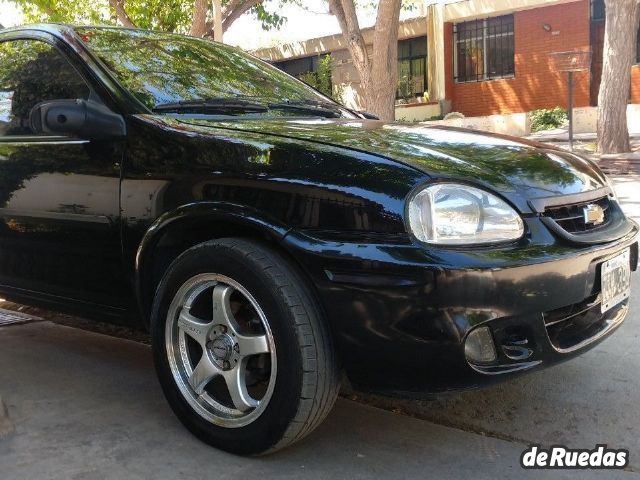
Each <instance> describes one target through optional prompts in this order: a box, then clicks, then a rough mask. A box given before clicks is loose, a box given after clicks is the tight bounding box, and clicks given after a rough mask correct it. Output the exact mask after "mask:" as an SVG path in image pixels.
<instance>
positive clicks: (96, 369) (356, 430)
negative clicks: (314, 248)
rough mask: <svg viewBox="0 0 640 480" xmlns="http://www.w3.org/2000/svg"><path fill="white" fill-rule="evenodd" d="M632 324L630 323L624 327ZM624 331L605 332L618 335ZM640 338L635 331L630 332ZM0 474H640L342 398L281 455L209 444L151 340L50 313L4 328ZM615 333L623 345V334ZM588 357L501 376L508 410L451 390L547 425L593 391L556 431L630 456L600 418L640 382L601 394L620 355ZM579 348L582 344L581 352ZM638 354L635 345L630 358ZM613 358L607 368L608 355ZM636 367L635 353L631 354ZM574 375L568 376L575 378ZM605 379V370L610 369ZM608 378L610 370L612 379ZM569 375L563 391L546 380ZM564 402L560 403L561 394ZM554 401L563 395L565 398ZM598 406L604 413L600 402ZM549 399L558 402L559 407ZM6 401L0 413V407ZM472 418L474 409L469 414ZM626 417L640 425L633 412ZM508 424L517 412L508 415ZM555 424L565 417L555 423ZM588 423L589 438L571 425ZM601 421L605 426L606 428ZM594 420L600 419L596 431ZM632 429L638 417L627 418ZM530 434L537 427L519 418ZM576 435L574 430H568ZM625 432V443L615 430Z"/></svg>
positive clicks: (0, 334) (157, 477)
mask: <svg viewBox="0 0 640 480" xmlns="http://www.w3.org/2000/svg"><path fill="white" fill-rule="evenodd" d="M629 330H631V328H627V332H626V333H627V335H629V333H630V332H629ZM627 335H618V336H617V338H616V339H615V340H613V339H612V342H611V343H610V344H609V348H612V347H613V345H614V342H618V344H621V345H623V346H624V345H626V342H627V340H625V338H626V337H627ZM635 340H636V341H637V337H636V339H635ZM0 345H2V348H1V349H0V365H2V366H3V368H1V369H0V392H1V394H2V399H3V400H2V401H3V403H4V408H3V407H0V478H2V479H3V480H14V479H16V480H18V479H28V480H37V479H60V480H62V479H74V480H81V479H86V480H102V479H127V480H129V479H131V480H136V479H154V480H162V479H178V478H193V479H204V478H224V479H226V478H243V479H244V478H247V479H251V478H307V479H327V478H349V479H351V480H355V479H370V478H385V479H404V478H407V479H417V478H474V480H475V479H478V480H479V479H497V478H513V477H515V476H517V477H518V478H523V479H526V478H621V479H630V480H632V479H634V478H640V474H635V473H632V472H628V471H627V472H620V471H619V472H614V473H607V474H606V475H604V476H603V475H599V474H598V472H574V473H571V474H570V473H562V472H548V471H547V472H532V471H523V470H522V469H521V468H520V467H519V458H520V454H521V452H522V450H523V449H524V448H525V445H524V443H522V442H519V441H514V440H510V441H505V440H501V439H497V438H492V437H491V436H484V435H478V434H474V433H469V432H465V431H462V430H459V429H454V428H447V427H444V426H439V425H436V424H434V423H430V422H426V421H422V420H418V419H414V418H409V417H406V416H402V415H398V414H394V413H390V412H386V411H383V410H378V409H375V408H372V407H369V406H365V405H361V404H358V403H354V402H351V401H348V400H340V401H339V402H338V404H337V406H336V408H335V410H334V411H333V413H332V414H331V415H330V417H329V418H328V420H327V421H326V423H325V424H324V425H322V426H321V427H320V429H319V430H318V431H317V432H316V433H315V434H314V435H312V436H311V437H309V438H308V439H307V440H306V441H304V442H303V443H301V444H299V445H298V446H296V447H294V448H291V449H289V450H286V451H284V452H281V453H278V454H276V455H273V456H270V457H267V458H260V459H245V458H240V457H235V456H232V455H228V454H226V453H223V452H220V451H217V450H214V449H211V448H209V447H207V446H205V445H203V444H201V443H200V442H198V441H197V440H195V439H194V438H193V437H191V435H189V434H188V433H187V432H186V431H185V430H184V429H183V428H182V426H181V425H180V424H179V423H178V421H177V420H176V419H175V418H174V416H173V415H172V414H171V412H170V411H169V408H168V407H167V405H166V404H165V402H164V400H163V398H162V395H161V392H160V389H159V387H158V385H157V383H156V381H155V379H154V376H153V368H152V365H151V355H150V350H149V347H148V346H146V345H143V344H140V343H135V342H131V341H128V340H122V339H117V338H113V337H108V336H105V335H100V334H96V333H91V332H87V331H83V330H78V329H75V328H69V327H66V326H61V325H56V324H53V323H50V322H41V323H35V324H34V323H32V324H27V325H22V326H10V327H3V328H0ZM618 346H620V345H618ZM590 357H591V360H589V361H588V363H580V364H578V363H577V362H576V363H574V366H573V367H571V368H569V369H557V370H556V371H555V372H554V374H553V375H552V376H537V377H531V378H532V379H533V381H534V382H537V387H538V388H544V389H547V390H548V391H549V395H548V396H547V395H541V394H538V395H535V396H533V397H532V396H530V395H521V394H518V395H517V396H515V397H514V392H516V391H518V390H519V388H518V387H517V386H515V385H513V386H511V387H509V388H506V390H504V391H505V392H506V393H507V394H509V395H511V396H512V397H514V400H515V401H513V402H512V405H511V406H510V407H509V408H510V412H511V413H510V414H509V415H507V418H495V415H494V414H495V412H496V411H497V410H499V409H500V408H502V407H501V405H500V404H499V403H496V404H495V405H488V404H487V403H483V404H478V403H477V399H478V398H480V397H478V396H477V395H478V394H476V397H475V399H474V397H469V396H467V397H466V400H457V402H458V407H456V406H455V403H452V404H451V408H452V409H453V410H455V409H456V408H457V409H458V410H460V411H461V412H463V411H465V410H468V408H469V407H468V406H463V405H462V403H464V402H466V401H468V402H473V403H475V404H476V406H475V408H478V409H483V410H485V412H486V414H487V415H491V416H493V417H494V418H493V419H491V417H488V418H487V419H486V420H483V421H482V423H488V424H491V425H493V424H494V423H495V424H498V425H500V426H501V428H504V429H509V428H511V427H510V425H512V423H513V420H514V417H513V415H516V416H517V415H518V413H517V411H518V410H519V411H521V412H525V411H526V410H527V409H528V407H527V405H531V403H532V401H534V402H535V404H536V410H538V411H540V412H543V411H546V412H547V413H546V414H544V415H542V414H538V418H542V419H543V428H544V426H545V425H549V424H551V423H552V422H553V420H554V419H555V420H557V419H558V417H560V416H562V415H567V412H564V410H563V409H564V407H565V406H566V405H567V404H568V402H567V401H566V400H563V399H562V398H559V397H566V398H569V397H570V398H573V400H574V401H575V402H577V403H576V405H575V408H576V409H578V408H580V410H581V411H584V408H585V405H584V404H588V403H589V401H588V400H586V399H587V398H592V397H593V393H594V387H596V388H595V391H597V392H598V393H599V394H602V395H603V397H602V398H601V399H600V400H596V403H595V404H594V405H592V406H587V408H586V411H584V413H583V414H577V412H568V413H569V414H570V415H573V416H574V417H576V416H577V417H576V418H575V421H576V422H584V423H585V425H584V426H580V425H575V426H574V427H572V429H571V430H570V431H569V432H566V433H564V434H563V435H558V436H557V437H555V438H557V440H558V441H560V439H561V438H564V439H567V440H572V442H571V443H574V444H580V445H581V446H583V447H584V446H590V445H593V441H594V440H595V441H603V440H610V442H611V445H615V446H622V445H627V446H633V447H634V448H633V451H634V453H633V454H632V455H633V456H632V458H635V459H636V460H637V458H638V452H637V448H636V447H637V445H636V443H637V437H633V436H632V435H631V432H627V431H626V429H624V428H622V429H620V428H613V429H612V428H609V427H608V426H607V424H606V421H608V420H613V413H606V412H607V411H611V412H613V411H618V412H619V411H620V410H619V409H624V410H625V411H626V412H628V413H627V414H626V415H627V416H626V417H624V418H625V419H626V421H627V422H631V421H634V419H633V418H631V415H632V412H635V411H637V409H636V405H637V403H635V404H634V403H632V402H633V401H634V399H635V400H636V401H637V400H638V396H637V392H636V393H635V394H634V393H632V392H631V390H633V388H632V387H631V384H629V385H627V386H626V387H625V388H624V389H623V390H620V389H619V388H618V387H616V388H617V389H618V391H619V392H620V395H619V396H620V397H621V398H620V400H619V401H614V402H613V403H612V404H609V405H607V404H606V403H605V402H606V401H607V400H611V399H612V397H613V395H611V394H610V393H607V391H606V389H604V390H603V391H602V392H604V393H602V392H600V389H599V388H597V385H598V384H600V385H601V386H604V385H605V384H607V383H608V382H607V381H605V380H594V377H595V372H592V371H590V367H592V366H593V365H594V364H597V363H598V360H599V359H604V360H606V361H602V363H603V366H602V370H605V369H607V370H611V371H616V375H615V376H616V378H618V377H619V376H620V372H619V370H620V366H621V365H620V364H619V363H618V361H619V359H620V357H618V358H614V359H611V358H609V357H610V353H607V352H606V351H603V350H602V349H600V351H599V352H598V351H595V352H593V353H592V354H590ZM587 358H588V357H587ZM633 362H635V365H636V368H637V366H638V356H637V354H636V356H635V357H632V358H631V359H630V361H629V362H628V363H629V364H632V363H633ZM605 364H606V365H609V368H606V367H605ZM628 368H629V369H631V367H628ZM572 379H573V380H572ZM612 381H614V380H612ZM615 381H617V380H615ZM558 383H560V384H565V385H567V387H569V388H567V390H566V391H565V393H564V394H563V395H560V394H559V393H556V390H557V389H558V388H557V386H556V387H554V385H557V384H558ZM558 402H560V403H558ZM561 405H562V407H561ZM600 409H603V410H605V412H603V413H602V414H601V415H600V419H601V420H602V422H597V423H592V422H594V420H595V419H597V417H598V415H597V414H596V410H600ZM554 411H557V413H554ZM3 412H6V414H3ZM477 420H478V421H480V419H477ZM635 425H638V422H637V419H636V420H635ZM513 426H514V427H517V426H516V425H513ZM558 428H560V426H558ZM576 428H578V430H581V431H584V432H590V433H591V435H588V436H587V437H585V439H584V442H580V441H578V437H577V435H578V434H580V431H578V430H576ZM602 429H604V430H602ZM598 431H602V433H601V434H598ZM636 431H637V430H636ZM518 433H519V434H521V435H522V436H525V437H529V436H531V435H532V432H523V431H518ZM569 437H571V438H569ZM629 441H630V442H632V443H626V444H625V443H624V442H629Z"/></svg>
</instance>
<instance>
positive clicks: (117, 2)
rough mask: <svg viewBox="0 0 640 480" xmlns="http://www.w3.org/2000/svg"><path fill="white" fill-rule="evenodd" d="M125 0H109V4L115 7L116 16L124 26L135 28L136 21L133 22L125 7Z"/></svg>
mask: <svg viewBox="0 0 640 480" xmlns="http://www.w3.org/2000/svg"><path fill="white" fill-rule="evenodd" d="M124 1H125V0H109V5H111V8H113V9H114V10H115V11H116V16H117V17H118V20H119V21H120V23H121V24H122V25H123V26H125V27H129V28H135V27H136V25H135V23H133V21H132V20H131V18H130V17H129V15H128V14H127V11H126V10H125V8H124Z"/></svg>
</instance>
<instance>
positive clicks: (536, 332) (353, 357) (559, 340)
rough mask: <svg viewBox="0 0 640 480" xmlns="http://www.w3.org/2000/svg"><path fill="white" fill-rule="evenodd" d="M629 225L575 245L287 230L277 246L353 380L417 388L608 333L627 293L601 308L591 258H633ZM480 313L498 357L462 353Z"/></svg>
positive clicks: (497, 370)
mask: <svg viewBox="0 0 640 480" xmlns="http://www.w3.org/2000/svg"><path fill="white" fill-rule="evenodd" d="M637 234H638V228H637V226H634V229H633V231H632V232H630V233H629V234H628V235H626V236H625V237H624V238H622V239H619V240H617V241H615V242H610V243H607V244H604V245H593V246H589V247H580V248H576V247H575V246H571V245H566V244H562V243H554V244H552V245H546V246H540V245H533V244H532V245H514V246H512V247H511V248H501V249H499V250H496V249H475V250H471V249H470V250H468V251H462V250H455V251H443V250H434V251H430V250H428V249H425V248H423V247H420V246H417V245H415V244H411V243H409V242H406V243H403V242H397V243H393V242H387V243H378V242H376V239H371V241H370V242H368V243H351V242H348V241H336V240H328V239H327V238H326V237H325V238H324V239H320V238H319V236H317V235H314V236H311V235H309V234H305V233H302V232H295V231H293V232H291V233H289V234H288V235H287V237H286V238H285V246H286V247H287V248H288V250H289V251H290V253H291V254H292V255H293V256H294V257H295V258H296V259H298V261H299V262H300V263H301V264H302V266H303V267H304V268H305V269H306V271H307V273H308V274H309V275H310V277H311V278H312V281H313V282H314V284H315V286H316V288H317V291H318V294H319V297H320V300H321V303H322V304H323V306H324V308H325V310H326V314H327V318H328V319H329V321H330V323H331V326H332V330H333V332H334V336H335V339H336V342H337V345H338V348H339V352H340V355H341V357H342V360H343V363H344V366H345V368H346V371H347V374H348V376H349V379H350V380H351V382H352V383H353V384H354V386H355V387H356V388H358V389H361V390H366V391H375V392H380V393H385V394H391V395H401V396H423V395H424V394H425V393H437V392H445V391H452V390H463V389H468V388H475V387H480V386H483V385H488V384H491V383H494V382H497V381H501V380H504V379H507V378H512V377H514V376H517V375H519V374H522V373H525V372H528V371H532V370H534V369H538V368H542V367H547V366H550V365H553V364H555V363H559V362H562V361H564V360H567V359H569V358H572V357H574V356H576V355H578V354H580V353H583V352H584V351H586V350H588V349H589V348H592V347H593V346H595V345H596V344H598V343H599V342H600V341H602V340H603V339H604V338H606V337H607V336H608V335H609V334H610V333H612V332H613V331H614V330H615V329H616V328H617V327H618V326H619V325H620V324H621V323H622V321H623V320H624V318H625V316H626V313H627V311H628V302H623V303H622V304H620V305H618V306H617V307H615V308H613V309H611V310H610V311H608V312H606V313H605V314H604V315H602V314H600V304H599V298H600V265H601V263H602V262H603V261H605V260H607V259H608V258H611V257H613V256H615V255H616V254H618V253H619V252H621V251H622V250H623V249H625V248H630V249H631V259H632V260H631V262H632V270H635V269H636V266H637V259H638V243H637ZM482 325H487V326H489V328H490V329H491V334H492V336H493V340H494V342H495V345H496V349H497V354H498V359H497V361H496V362H495V363H493V364H490V365H472V364H470V363H469V362H468V361H467V359H466V357H465V354H464V341H465V339H466V336H467V335H468V334H469V332H470V331H471V330H473V329H474V328H477V327H479V326H482ZM523 339H526V342H525V343H522V340H523ZM505 347H507V348H505ZM526 353H529V355H525V354H526Z"/></svg>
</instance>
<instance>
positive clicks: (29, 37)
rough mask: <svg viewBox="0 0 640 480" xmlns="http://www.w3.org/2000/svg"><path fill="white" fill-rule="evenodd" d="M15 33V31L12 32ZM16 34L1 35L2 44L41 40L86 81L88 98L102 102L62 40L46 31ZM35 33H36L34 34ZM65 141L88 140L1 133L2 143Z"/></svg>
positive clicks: (0, 42)
mask: <svg viewBox="0 0 640 480" xmlns="http://www.w3.org/2000/svg"><path fill="white" fill-rule="evenodd" d="M11 33H13V32H11ZM17 33H18V34H17V35H15V34H13V35H7V36H4V35H2V36H0V44H4V43H7V42H20V41H26V42H40V43H44V44H46V45H49V46H50V47H51V48H52V50H55V51H57V52H58V53H59V54H60V55H61V56H62V58H64V59H65V60H66V62H67V63H68V64H69V66H70V67H71V68H72V69H73V70H74V71H75V73H76V74H77V75H78V77H79V78H80V79H81V80H82V81H83V82H84V84H85V85H86V87H87V90H88V92H89V94H88V96H87V100H92V101H95V102H98V103H100V104H104V102H102V100H101V98H100V96H99V95H98V94H97V93H96V91H95V89H94V87H93V84H92V82H91V80H90V79H89V78H88V76H87V75H86V74H85V72H83V71H81V70H80V69H78V67H77V66H76V64H75V63H76V62H74V61H73V60H72V58H71V57H70V56H69V55H68V54H67V52H65V51H64V50H63V49H62V48H61V43H62V42H61V40H60V39H58V38H56V37H54V36H52V35H49V34H47V33H44V32H17ZM34 33H35V34H34ZM59 141H64V142H65V143H67V142H71V143H86V140H82V139H78V138H75V137H70V136H63V135H37V134H33V133H32V134H24V135H0V143H25V144H28V143H51V142H53V143H59Z"/></svg>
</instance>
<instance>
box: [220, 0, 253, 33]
mask: <svg viewBox="0 0 640 480" xmlns="http://www.w3.org/2000/svg"><path fill="white" fill-rule="evenodd" d="M259 3H262V0H244V1H242V0H238V1H231V2H229V3H228V4H227V7H228V8H225V9H224V10H223V11H222V30H223V31H225V32H226V31H227V29H228V28H229V27H230V26H231V24H232V23H233V22H235V21H236V20H237V19H238V18H240V17H241V16H242V15H243V14H245V13H246V12H248V11H249V10H251V9H252V8H253V7H255V6H256V5H258V4H259ZM231 4H235V5H234V6H233V8H229V7H231Z"/></svg>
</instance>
